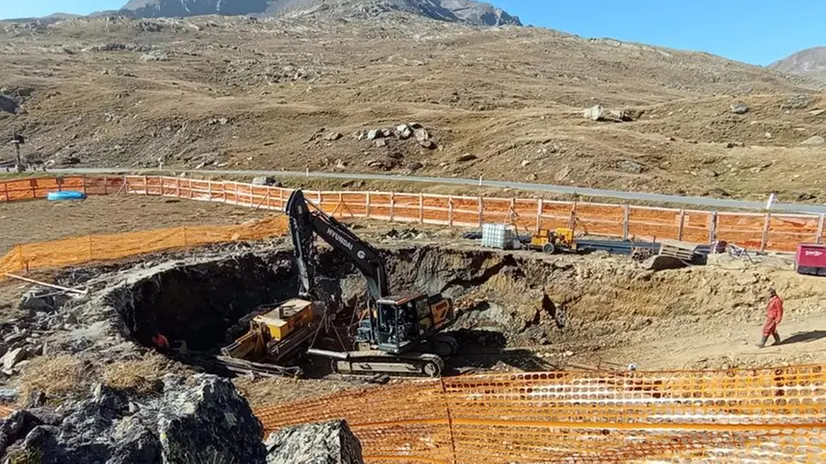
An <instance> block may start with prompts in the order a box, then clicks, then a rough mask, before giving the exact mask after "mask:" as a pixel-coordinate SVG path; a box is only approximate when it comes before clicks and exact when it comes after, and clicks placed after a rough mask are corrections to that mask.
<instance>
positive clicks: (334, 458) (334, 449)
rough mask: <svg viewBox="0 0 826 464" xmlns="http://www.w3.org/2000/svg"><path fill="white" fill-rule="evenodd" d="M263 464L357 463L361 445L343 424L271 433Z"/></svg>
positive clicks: (309, 426)
mask: <svg viewBox="0 0 826 464" xmlns="http://www.w3.org/2000/svg"><path fill="white" fill-rule="evenodd" d="M265 445H266V448H267V464H294V463H299V462H300V463H305V464H361V463H363V462H364V461H363V459H362V454H361V453H362V452H361V442H359V439H358V438H357V437H356V436H355V435H353V432H351V431H350V427H348V426H347V422H345V421H335V422H328V423H325V424H308V425H300V426H296V427H289V428H285V429H282V430H279V431H277V432H273V433H272V434H270V436H269V437H267V440H266V441H265Z"/></svg>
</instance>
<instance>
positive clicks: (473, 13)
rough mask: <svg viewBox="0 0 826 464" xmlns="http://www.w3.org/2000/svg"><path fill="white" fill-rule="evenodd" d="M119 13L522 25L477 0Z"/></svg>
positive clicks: (269, 1)
mask: <svg viewBox="0 0 826 464" xmlns="http://www.w3.org/2000/svg"><path fill="white" fill-rule="evenodd" d="M121 11H124V12H128V13H130V14H132V15H134V16H136V17H139V18H158V17H181V16H202V15H211V14H218V15H226V16H239V15H251V16H262V17H280V16H301V15H308V14H310V15H312V14H325V15H327V16H336V15H338V16H341V17H344V18H347V17H357V18H363V17H365V16H374V15H378V14H381V13H385V12H392V11H398V12H405V13H413V14H417V15H420V16H424V17H428V18H431V19H436V20H440V21H449V22H461V23H466V24H471V25H475V26H500V25H506V24H510V25H517V26H519V25H522V23H521V21H520V20H519V18H518V17H516V16H512V15H510V14H509V13H507V12H506V11H504V10H502V9H501V8H497V7H495V6H493V5H491V4H489V3H485V2H480V1H476V0H231V1H228V0H130V1H129V2H128V3H127V4H126V5H125V6H124V7H123V8H122V9H121Z"/></svg>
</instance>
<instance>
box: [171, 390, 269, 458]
mask: <svg viewBox="0 0 826 464" xmlns="http://www.w3.org/2000/svg"><path fill="white" fill-rule="evenodd" d="M195 380H196V385H195V386H194V387H187V386H186V384H185V383H184V382H185V379H184V378H182V377H169V378H167V379H166V380H165V382H164V401H163V406H164V407H163V409H162V410H161V411H160V415H159V420H158V429H157V430H158V435H159V436H160V441H161V446H162V449H163V456H164V460H165V461H170V462H186V461H187V460H191V459H192V458H193V457H196V458H199V459H196V462H244V463H254V462H263V461H264V455H265V451H264V445H263V443H262V441H261V438H262V437H263V435H264V429H263V427H262V425H261V422H260V421H259V420H258V418H256V417H255V415H253V413H252V409H250V406H249V403H247V401H246V400H245V399H244V398H242V397H241V395H239V394H238V391H237V390H235V387H233V386H232V384H231V383H230V382H229V381H227V380H226V379H222V378H219V377H216V376H213V375H196V376H195Z"/></svg>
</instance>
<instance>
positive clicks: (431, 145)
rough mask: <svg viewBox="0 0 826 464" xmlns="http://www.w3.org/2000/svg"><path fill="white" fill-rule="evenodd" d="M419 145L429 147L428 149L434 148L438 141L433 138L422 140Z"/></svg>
mask: <svg viewBox="0 0 826 464" xmlns="http://www.w3.org/2000/svg"><path fill="white" fill-rule="evenodd" d="M419 145H420V146H421V147H422V148H427V149H428V150H433V149H434V148H436V143H435V142H433V141H432V140H420V141H419Z"/></svg>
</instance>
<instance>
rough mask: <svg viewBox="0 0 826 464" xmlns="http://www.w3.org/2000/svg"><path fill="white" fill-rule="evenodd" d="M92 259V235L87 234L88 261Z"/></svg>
mask: <svg viewBox="0 0 826 464" xmlns="http://www.w3.org/2000/svg"><path fill="white" fill-rule="evenodd" d="M92 259H94V258H93V256H92V236H91V235H89V261H92Z"/></svg>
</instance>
